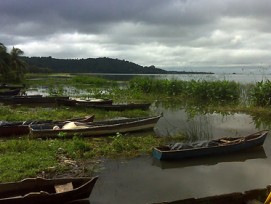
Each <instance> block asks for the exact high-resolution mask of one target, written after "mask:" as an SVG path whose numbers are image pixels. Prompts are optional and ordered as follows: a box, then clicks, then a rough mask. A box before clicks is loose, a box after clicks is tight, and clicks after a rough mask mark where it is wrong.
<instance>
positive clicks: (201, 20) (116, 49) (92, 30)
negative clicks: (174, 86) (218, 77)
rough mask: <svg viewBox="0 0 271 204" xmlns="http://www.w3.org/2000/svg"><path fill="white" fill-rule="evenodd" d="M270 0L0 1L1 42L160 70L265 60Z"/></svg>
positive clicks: (270, 55)
mask: <svg viewBox="0 0 271 204" xmlns="http://www.w3.org/2000/svg"><path fill="white" fill-rule="evenodd" d="M270 22H271V1H270V0H0V42H1V43H3V44H4V45H5V46H6V47H7V48H9V49H10V48H12V46H14V47H17V48H20V49H22V50H23V51H24V52H25V56H52V57H54V58H96V57H110V58H118V59H124V60H128V61H131V62H134V63H137V64H140V65H142V66H150V65H155V66H156V67H159V68H163V69H176V68H177V69H179V70H183V68H190V67H236V66H237V67H238V66H239V67H246V66H250V67H251V66H252V67H254V66H255V67H259V66H268V67H269V66H270V65H271V26H270Z"/></svg>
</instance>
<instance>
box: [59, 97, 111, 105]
mask: <svg viewBox="0 0 271 204" xmlns="http://www.w3.org/2000/svg"><path fill="white" fill-rule="evenodd" d="M56 102H57V104H58V105H63V106H89V105H101V104H103V105H105V104H112V103H113V100H112V99H94V98H93V99H87V100H77V99H69V98H67V99H61V98H60V99H57V100H56Z"/></svg>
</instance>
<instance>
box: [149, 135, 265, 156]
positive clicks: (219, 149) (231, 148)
mask: <svg viewBox="0 0 271 204" xmlns="http://www.w3.org/2000/svg"><path fill="white" fill-rule="evenodd" d="M254 134H259V137H256V138H254V139H251V140H247V141H245V142H240V143H236V144H231V145H223V146H214V147H204V148H194V149H184V150H167V151H164V150H161V149H160V148H159V147H158V148H154V149H153V151H152V155H153V157H154V158H156V159H159V160H181V159H187V158H192V157H204V156H209V155H220V154H228V153H234V152H238V151H242V150H246V149H250V148H253V147H257V146H261V145H263V143H264V141H265V138H266V136H267V134H268V131H260V132H258V133H254ZM254 134H253V135H254ZM250 136H251V135H250Z"/></svg>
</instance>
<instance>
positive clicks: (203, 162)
mask: <svg viewBox="0 0 271 204" xmlns="http://www.w3.org/2000/svg"><path fill="white" fill-rule="evenodd" d="M264 158H267V156H266V153H265V150H264V148H263V146H259V147H255V148H252V149H248V150H244V151H238V152H234V153H232V154H223V155H213V156H211V157H193V158H189V159H183V160H178V161H174V162H172V161H170V160H169V161H167V160H165V161H164V160H158V159H156V158H153V160H152V165H153V166H156V167H159V168H161V169H173V168H184V167H191V166H212V165H216V164H219V163H226V162H227V163H228V162H244V161H247V160H251V159H264Z"/></svg>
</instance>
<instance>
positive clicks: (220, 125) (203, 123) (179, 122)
mask: <svg viewBox="0 0 271 204" xmlns="http://www.w3.org/2000/svg"><path fill="white" fill-rule="evenodd" d="M156 111H157V114H158V113H160V112H163V115H164V116H163V117H162V118H161V119H160V120H159V121H158V123H157V126H156V128H155V133H156V134H157V135H159V136H174V135H180V134H181V135H183V134H184V135H186V139H187V140H188V141H197V140H210V139H217V138H221V137H224V136H229V137H238V136H244V135H248V134H250V133H252V132H256V131H257V128H256V127H255V124H254V121H253V119H252V117H251V116H249V115H247V114H241V113H235V114H230V115H222V114H219V113H212V114H205V115H201V114H199V115H195V116H194V117H193V118H191V117H190V116H189V115H188V113H187V112H186V110H185V109H180V110H174V111H172V110H171V109H163V108H162V107H159V108H158V109H157V110H156Z"/></svg>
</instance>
